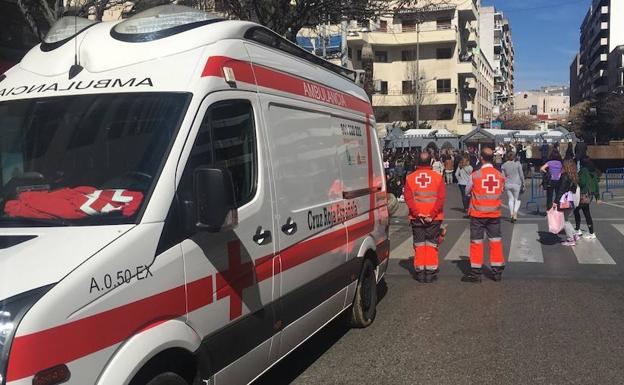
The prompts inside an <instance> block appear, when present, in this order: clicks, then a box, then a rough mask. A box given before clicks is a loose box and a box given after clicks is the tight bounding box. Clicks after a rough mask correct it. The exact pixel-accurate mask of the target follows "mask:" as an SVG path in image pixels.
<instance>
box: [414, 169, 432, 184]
mask: <svg viewBox="0 0 624 385" xmlns="http://www.w3.org/2000/svg"><path fill="white" fill-rule="evenodd" d="M416 184H417V185H418V187H420V188H426V187H427V186H429V185H430V184H431V177H430V176H429V175H427V174H426V173H424V172H423V173H420V174H419V175H418V177H416Z"/></svg>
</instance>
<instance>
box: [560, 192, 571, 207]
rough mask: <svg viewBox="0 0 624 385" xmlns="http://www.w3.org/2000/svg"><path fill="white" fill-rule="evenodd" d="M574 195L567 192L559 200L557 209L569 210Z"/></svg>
mask: <svg viewBox="0 0 624 385" xmlns="http://www.w3.org/2000/svg"><path fill="white" fill-rule="evenodd" d="M573 200H574V194H572V191H568V192H566V193H565V194H563V195H562V196H561V199H559V205H558V208H559V209H560V210H565V209H571V208H573V207H572V204H573V203H574V201H573Z"/></svg>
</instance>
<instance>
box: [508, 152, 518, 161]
mask: <svg viewBox="0 0 624 385" xmlns="http://www.w3.org/2000/svg"><path fill="white" fill-rule="evenodd" d="M507 160H510V161H514V160H516V154H515V153H514V152H513V151H507Z"/></svg>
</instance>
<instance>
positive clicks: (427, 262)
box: [414, 245, 438, 270]
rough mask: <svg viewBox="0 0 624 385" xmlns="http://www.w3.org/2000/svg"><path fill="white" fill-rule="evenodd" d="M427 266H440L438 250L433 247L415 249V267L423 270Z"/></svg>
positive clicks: (424, 246)
mask: <svg viewBox="0 0 624 385" xmlns="http://www.w3.org/2000/svg"><path fill="white" fill-rule="evenodd" d="M425 266H435V267H437V266H438V248H437V247H435V246H431V245H422V246H415V247H414V267H415V268H416V269H417V270H422V269H424V268H425Z"/></svg>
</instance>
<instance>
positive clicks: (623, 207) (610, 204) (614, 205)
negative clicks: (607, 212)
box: [602, 201, 624, 209]
mask: <svg viewBox="0 0 624 385" xmlns="http://www.w3.org/2000/svg"><path fill="white" fill-rule="evenodd" d="M602 203H604V204H605V205H607V206H611V207H618V208H621V209H624V206H622V205H617V204H615V203H611V202H604V201H603V202H602Z"/></svg>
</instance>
